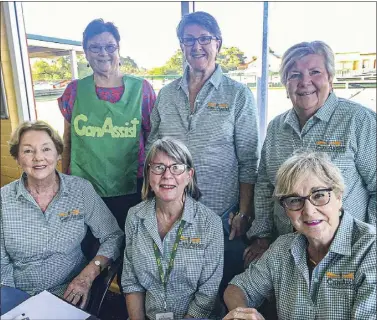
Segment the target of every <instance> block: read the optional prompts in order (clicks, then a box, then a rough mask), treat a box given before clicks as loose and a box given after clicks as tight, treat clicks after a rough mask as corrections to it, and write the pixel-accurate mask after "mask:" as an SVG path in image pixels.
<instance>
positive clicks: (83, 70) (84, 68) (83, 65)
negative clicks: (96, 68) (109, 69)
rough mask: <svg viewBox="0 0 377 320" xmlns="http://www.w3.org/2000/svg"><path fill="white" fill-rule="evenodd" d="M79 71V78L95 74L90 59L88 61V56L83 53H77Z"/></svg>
mask: <svg viewBox="0 0 377 320" xmlns="http://www.w3.org/2000/svg"><path fill="white" fill-rule="evenodd" d="M77 72H78V76H79V79H82V78H85V77H87V76H89V75H91V74H93V70H92V68H91V67H90V66H89V67H88V61H86V58H85V56H84V55H83V54H78V55H77Z"/></svg>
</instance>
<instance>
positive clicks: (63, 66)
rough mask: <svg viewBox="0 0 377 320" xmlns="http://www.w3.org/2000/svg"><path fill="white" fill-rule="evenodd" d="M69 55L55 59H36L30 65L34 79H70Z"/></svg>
mask: <svg viewBox="0 0 377 320" xmlns="http://www.w3.org/2000/svg"><path fill="white" fill-rule="evenodd" d="M70 65H71V63H70V58H69V57H59V58H57V59H56V60H52V61H51V60H47V59H41V60H37V61H36V62H35V63H34V64H33V66H32V75H33V79H34V81H41V80H42V81H51V80H63V79H70V78H71V77H72V73H71V67H70Z"/></svg>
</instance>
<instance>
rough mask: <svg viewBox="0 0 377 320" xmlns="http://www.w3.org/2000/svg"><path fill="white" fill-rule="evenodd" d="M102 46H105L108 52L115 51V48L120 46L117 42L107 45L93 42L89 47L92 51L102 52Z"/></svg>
mask: <svg viewBox="0 0 377 320" xmlns="http://www.w3.org/2000/svg"><path fill="white" fill-rule="evenodd" d="M102 48H104V49H105V51H106V52H107V53H114V52H115V50H116V49H118V46H116V45H115V44H107V45H106V46H99V45H96V44H92V45H90V46H89V47H88V50H89V51H90V52H92V53H100V52H101V51H102Z"/></svg>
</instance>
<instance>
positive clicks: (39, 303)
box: [1, 291, 90, 320]
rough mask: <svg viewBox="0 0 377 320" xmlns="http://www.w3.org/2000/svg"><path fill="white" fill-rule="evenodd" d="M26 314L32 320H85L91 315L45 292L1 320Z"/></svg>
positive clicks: (14, 309)
mask: <svg viewBox="0 0 377 320" xmlns="http://www.w3.org/2000/svg"><path fill="white" fill-rule="evenodd" d="M23 313H25V317H29V319H30V320H37V319H38V320H61V319H64V320H85V319H87V318H88V317H89V316H90V314H89V313H86V312H85V311H82V310H81V309H79V308H76V307H74V306H72V305H70V304H68V303H67V302H64V301H63V300H61V299H59V298H58V297H56V296H54V295H53V294H51V293H50V292H48V291H43V292H41V293H39V294H37V295H35V296H33V297H31V298H29V299H27V300H26V301H24V302H23V303H21V304H20V305H18V306H17V307H15V308H13V309H12V310H10V311H9V312H7V313H6V314H4V315H2V316H1V320H12V319H14V318H16V317H17V318H18V316H20V315H21V314H23Z"/></svg>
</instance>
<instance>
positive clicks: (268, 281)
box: [224, 152, 376, 320]
mask: <svg viewBox="0 0 377 320" xmlns="http://www.w3.org/2000/svg"><path fill="white" fill-rule="evenodd" d="M344 189H345V185H344V181H343V177H342V175H341V172H340V170H339V168H337V167H336V165H334V164H333V163H332V162H331V160H330V158H329V157H328V156H326V154H324V153H318V152H300V153H296V154H294V155H293V156H292V157H290V158H289V159H287V160H286V161H285V162H284V163H283V164H282V165H281V167H280V168H279V170H278V172H277V175H276V187H275V200H279V202H280V204H282V206H283V208H284V210H285V214H286V215H287V216H288V218H289V220H290V222H291V224H292V226H293V227H294V228H295V230H296V232H294V233H290V234H286V235H282V236H280V237H279V238H278V239H277V240H276V241H275V242H274V243H273V244H272V245H271V247H270V249H269V250H268V251H267V252H265V253H264V254H263V256H262V257H261V258H260V259H259V260H258V261H257V262H255V263H252V264H250V266H249V268H248V270H246V271H245V272H244V273H243V274H241V275H238V276H236V277H235V278H234V279H233V280H232V281H231V285H230V286H229V287H228V288H227V289H226V291H225V297H224V299H225V302H226V304H227V306H228V309H229V310H230V312H229V313H228V315H227V316H226V317H225V318H224V320H231V319H252V318H251V316H252V315H253V316H254V318H253V319H260V320H262V319H264V318H263V316H262V315H261V314H260V313H259V312H258V311H257V310H255V309H254V308H256V307H258V306H260V305H261V304H262V302H263V300H265V299H269V300H271V299H273V300H276V304H277V316H278V318H279V319H308V318H310V319H314V318H318V319H373V318H374V317H375V312H376V267H375V265H376V230H375V227H374V226H372V225H370V224H367V223H365V222H362V221H360V220H358V219H355V218H354V217H353V216H352V215H350V214H349V211H348V210H343V208H342V196H343V193H344ZM276 202H277V203H278V201H276ZM313 301H316V303H315V304H313Z"/></svg>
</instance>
